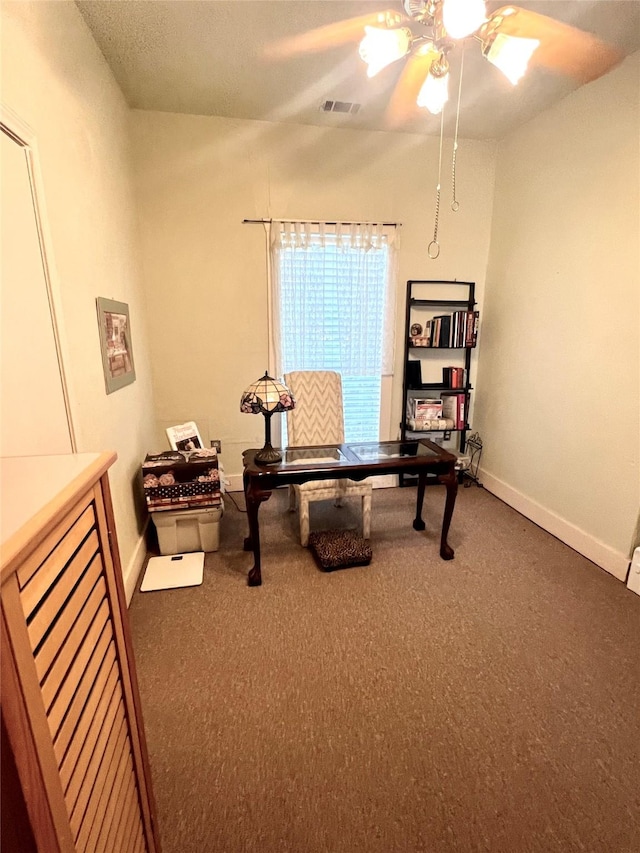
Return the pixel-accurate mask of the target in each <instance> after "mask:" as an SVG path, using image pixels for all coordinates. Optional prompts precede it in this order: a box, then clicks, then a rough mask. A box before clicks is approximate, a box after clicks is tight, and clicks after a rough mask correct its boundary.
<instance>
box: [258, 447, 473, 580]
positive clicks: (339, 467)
mask: <svg viewBox="0 0 640 853" xmlns="http://www.w3.org/2000/svg"><path fill="white" fill-rule="evenodd" d="M257 452H258V451H257V450H256V449H253V450H245V451H244V453H243V463H244V474H243V482H244V494H245V499H246V503H247V516H248V519H249V536H248V537H247V538H246V539H245V541H244V550H245V551H253V558H254V562H253V567H252V568H251V570H250V571H249V574H248V578H247V583H248V584H249V586H260V584H261V583H262V574H261V568H260V527H259V523H258V509H259V508H260V504H261V503H262V502H263V501H266V500H268V499H269V498H270V497H271V492H272V491H273V490H274V489H278V488H280V487H281V486H289V485H295V484H299V483H307V482H309V481H310V480H335V479H341V478H348V479H350V480H364V479H365V478H366V477H371V476H374V475H382V474H417V475H418V493H417V500H416V517H415V519H414V521H413V528H414V530H424V529H425V523H424V521H423V520H422V503H423V500H424V489H425V485H426V482H427V475H428V474H433V475H435V476H436V477H437V478H438V482H440V483H442V484H443V485H444V486H446V489H447V497H446V501H445V507H444V516H443V520H442V533H441V536H440V556H441V557H442V559H443V560H453V548H451V546H450V545H449V544H448V542H447V534H448V532H449V525H450V524H451V518H452V516H453V508H454V506H455V502H456V494H457V491H458V479H457V476H456V471H455V463H456V458H455V456H453V454H451V453H449V452H448V451H446V450H444V449H443V448H442V447H439V446H438V445H437V444H434V443H433V442H432V441H429V440H428V439H424V438H423V439H420V440H419V441H404V442H400V441H380V442H371V443H362V444H332V445H325V446H323V447H290V448H286V449H285V450H284V451H283V453H282V461H281V462H278V463H277V464H274V465H258V464H257V463H256V462H255V455H256V453H257Z"/></svg>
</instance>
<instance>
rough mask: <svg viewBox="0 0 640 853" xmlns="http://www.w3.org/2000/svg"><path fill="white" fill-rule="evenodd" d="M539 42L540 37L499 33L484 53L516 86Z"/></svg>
mask: <svg viewBox="0 0 640 853" xmlns="http://www.w3.org/2000/svg"><path fill="white" fill-rule="evenodd" d="M539 44H540V42H539V41H538V39H524V38H518V37H517V36H508V35H505V34H504V33H498V34H497V35H496V36H495V37H494V39H493V41H492V42H491V44H490V45H489V46H488V48H487V49H486V50H485V51H484V55H485V56H486V57H487V59H488V60H489V62H491V63H492V64H493V65H495V66H496V68H499V69H500V71H502V73H503V74H504V76H505V77H506V78H507V79H508V80H509V81H510V82H511V83H512V84H513V85H514V86H515V85H516V84H517V83H518V81H519V80H520V78H521V77H522V76H523V75H524V73H525V71H526V70H527V65H528V64H529V60H530V59H531V56H532V55H533V52H534V51H535V50H536V48H537V47H538V46H539Z"/></svg>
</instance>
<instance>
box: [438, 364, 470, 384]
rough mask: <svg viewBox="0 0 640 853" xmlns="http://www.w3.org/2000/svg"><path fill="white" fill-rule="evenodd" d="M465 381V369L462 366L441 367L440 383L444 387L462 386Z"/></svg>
mask: <svg viewBox="0 0 640 853" xmlns="http://www.w3.org/2000/svg"><path fill="white" fill-rule="evenodd" d="M466 381H467V371H466V370H465V369H464V367H443V368H442V384H443V385H444V386H445V388H464V387H465V385H466Z"/></svg>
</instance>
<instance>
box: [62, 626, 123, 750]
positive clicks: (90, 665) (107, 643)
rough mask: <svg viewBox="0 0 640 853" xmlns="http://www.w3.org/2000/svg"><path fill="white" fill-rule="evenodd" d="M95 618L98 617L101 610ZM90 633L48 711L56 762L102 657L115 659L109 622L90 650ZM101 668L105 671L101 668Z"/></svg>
mask: <svg viewBox="0 0 640 853" xmlns="http://www.w3.org/2000/svg"><path fill="white" fill-rule="evenodd" d="M96 619H97V620H98V619H100V612H99V613H98V616H97V617H96ZM92 627H93V626H92ZM98 628H100V625H98ZM97 633H98V632H97V631H96V634H97ZM93 636H94V632H93V630H92V631H90V632H89V634H87V638H86V640H85V642H84V643H83V645H82V648H81V649H80V654H79V655H78V657H77V658H76V659H75V661H74V662H73V665H72V667H71V669H70V670H69V673H68V674H67V678H66V679H65V680H64V682H63V684H62V686H61V687H60V690H59V691H58V695H57V696H56V699H55V701H54V703H53V705H52V706H51V708H50V709H49V712H48V714H47V718H48V722H49V730H50V732H51V736H52V737H53V742H54V746H55V750H56V755H57V756H58V761H61V760H62V757H63V756H64V753H65V752H66V751H67V747H68V746H69V743H70V742H71V738H72V736H73V732H74V731H75V728H76V726H77V725H78V720H79V719H80V714H81V713H82V709H83V708H84V705H85V702H86V701H87V699H88V698H89V695H90V693H91V691H92V690H93V686H94V684H95V680H96V675H97V674H98V672H100V671H101V668H102V666H103V661H104V660H105V656H108V657H109V658H110V660H109V666H111V662H112V661H113V660H115V647H114V645H113V642H112V629H111V625H110V624H109V623H108V622H105V623H104V625H103V627H102V633H101V634H100V637H99V639H98V641H97V643H96V645H95V648H93V649H92V646H91V643H92V640H93ZM85 659H86V660H87V663H86V665H85V666H84V669H82V664H83V663H84V661H85ZM77 671H79V672H81V673H82V674H81V676H80V678H78V679H76V680H73V677H74V676H75V675H76V672H77ZM102 671H103V672H104V669H102ZM106 672H108V670H106ZM105 675H106V673H105Z"/></svg>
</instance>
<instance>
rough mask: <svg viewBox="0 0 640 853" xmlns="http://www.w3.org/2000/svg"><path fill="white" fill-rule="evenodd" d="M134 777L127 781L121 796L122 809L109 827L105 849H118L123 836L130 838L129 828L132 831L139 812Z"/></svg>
mask: <svg viewBox="0 0 640 853" xmlns="http://www.w3.org/2000/svg"><path fill="white" fill-rule="evenodd" d="M133 783H134V779H133V778H131V779H129V780H128V781H127V788H126V790H125V791H124V792H123V796H122V797H121V800H120V802H121V810H120V813H119V814H118V813H116V815H115V819H114V821H113V823H112V824H111V826H110V827H109V832H108V835H107V838H106V841H105V851H109V850H118V849H120V848H119V847H118V845H119V844H121V842H122V839H123V838H128V837H129V835H127V829H129V833H130V832H131V827H133V825H134V818H135V815H136V814H137V813H138V808H137V806H136V801H137V796H136V791H135V789H134V784H133Z"/></svg>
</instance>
